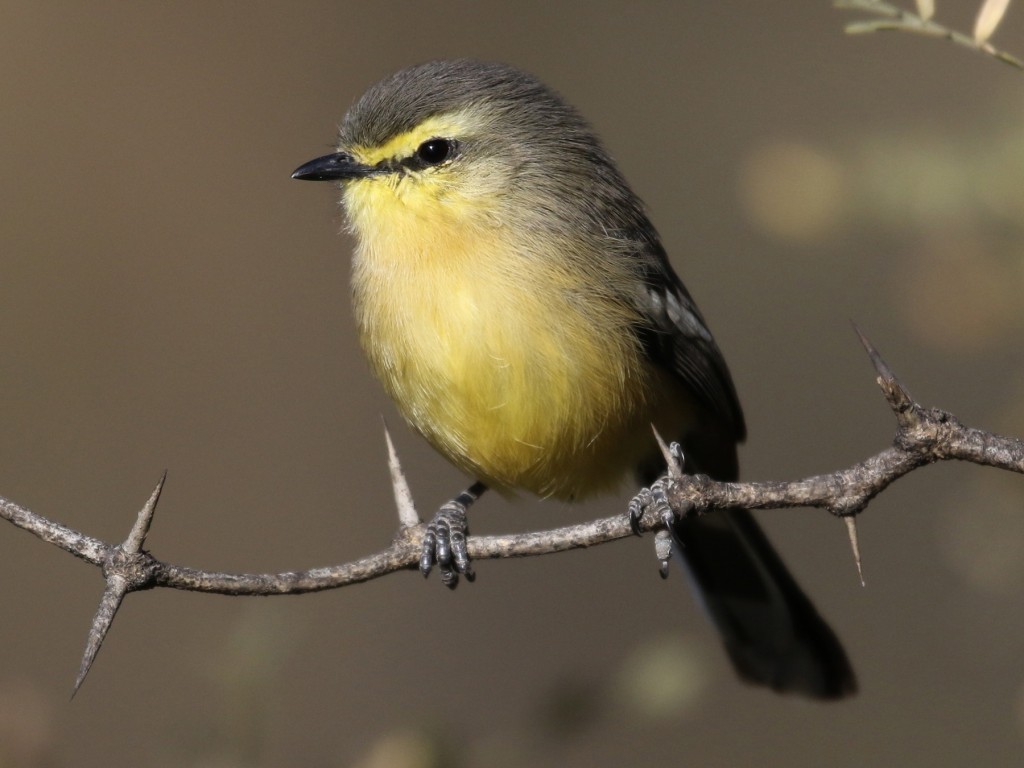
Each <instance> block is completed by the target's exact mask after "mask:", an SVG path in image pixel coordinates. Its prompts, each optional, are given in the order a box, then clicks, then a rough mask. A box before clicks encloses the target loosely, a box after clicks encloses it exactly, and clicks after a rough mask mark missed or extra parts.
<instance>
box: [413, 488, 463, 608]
mask: <svg viewBox="0 0 1024 768" xmlns="http://www.w3.org/2000/svg"><path fill="white" fill-rule="evenodd" d="M466 506H467V505H466V504H463V503H462V502H460V501H458V500H455V501H449V502H448V503H447V504H445V505H444V506H442V507H441V508H440V509H439V510H438V511H437V514H436V515H434V519H433V520H431V521H430V523H429V524H428V525H427V531H426V533H425V534H424V535H423V548H422V550H421V551H420V573H422V574H423V576H424V577H426V576H429V575H430V571H431V569H432V568H433V567H434V565H435V564H436V565H437V567H438V569H440V571H441V583H442V584H444V585H445V586H446V587H448V588H449V589H455V587H456V586H458V583H459V576H460V575H462V576H465V577H466V580H467V581H473V579H475V578H476V574H475V573H474V572H473V566H472V565H471V564H470V562H469V551H468V549H467V547H466V536H467V535H468V534H469V524H468V523H467V521H466Z"/></svg>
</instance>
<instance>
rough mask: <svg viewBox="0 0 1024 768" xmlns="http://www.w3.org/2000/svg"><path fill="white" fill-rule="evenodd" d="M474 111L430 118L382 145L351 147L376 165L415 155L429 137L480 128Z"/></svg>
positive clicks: (454, 135)
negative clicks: (471, 127) (384, 161)
mask: <svg viewBox="0 0 1024 768" xmlns="http://www.w3.org/2000/svg"><path fill="white" fill-rule="evenodd" d="M473 114H474V112H473V111H461V112H452V113H448V114H445V115H435V116H434V117H429V118H427V119H426V120H424V121H423V122H422V123H420V124H419V125H417V126H416V127H415V128H413V129H412V130H409V131H405V132H403V133H400V134H398V135H397V136H394V137H392V138H391V139H389V140H388V141H386V142H384V143H383V144H381V145H380V146H378V147H368V146H355V147H351V148H349V150H348V151H349V152H351V153H352V154H353V155H354V156H355V158H356V160H358V161H359V162H361V163H365V164H366V165H376V164H377V163H379V162H381V161H383V160H392V159H402V158H406V157H411V156H412V155H413V154H414V153H415V152H416V148H417V147H419V145H420V144H422V143H423V142H424V141H426V140H427V139H435V138H439V137H440V138H446V139H450V138H457V137H459V136H463V135H465V133H466V131H467V129H468V128H469V127H470V126H474V127H476V128H479V120H478V119H474V117H473Z"/></svg>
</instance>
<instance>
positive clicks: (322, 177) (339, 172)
mask: <svg viewBox="0 0 1024 768" xmlns="http://www.w3.org/2000/svg"><path fill="white" fill-rule="evenodd" d="M373 172H374V169H373V168H372V167H371V166H369V165H363V164H362V163H360V162H358V161H357V160H356V159H355V158H354V157H352V155H350V154H348V153H347V152H333V153H331V154H329V155H324V156H323V157H318V158H317V159H316V160H310V161H309V162H308V163H306V164H305V165H300V166H299V167H298V168H296V169H295V172H294V173H293V174H292V178H293V179H300V180H301V181H345V180H346V179H359V178H362V177H364V176H369V175H370V174H371V173H373Z"/></svg>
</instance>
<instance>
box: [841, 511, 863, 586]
mask: <svg viewBox="0 0 1024 768" xmlns="http://www.w3.org/2000/svg"><path fill="white" fill-rule="evenodd" d="M843 520H845V521H846V533H847V535H848V536H849V537H850V549H852V550H853V562H855V563H856V564H857V576H858V577H859V578H860V585H861V586H862V587H866V586H867V584H865V583H864V571H863V570H862V569H861V567H860V544H859V542H858V540H857V518H856V517H854V516H853V515H847V516H846V517H844V518H843Z"/></svg>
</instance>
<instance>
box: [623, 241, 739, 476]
mask: <svg viewBox="0 0 1024 768" xmlns="http://www.w3.org/2000/svg"><path fill="white" fill-rule="evenodd" d="M641 243H642V250H643V254H642V256H641V259H640V267H641V270H642V275H643V279H644V284H645V287H646V293H645V295H644V296H642V297H641V298H640V299H639V301H640V305H641V306H640V309H641V311H642V313H643V315H644V317H645V319H646V320H648V321H649V323H648V324H647V325H646V327H644V328H641V329H640V339H641V341H642V343H643V345H644V349H645V350H646V351H647V354H648V355H649V356H650V358H651V360H652V361H654V362H655V363H656V364H657V365H659V366H661V367H663V368H664V369H666V370H669V371H671V372H672V373H673V374H675V376H676V378H677V379H678V381H679V383H680V384H681V385H682V386H683V387H685V388H686V389H687V390H688V391H689V392H690V393H691V394H692V395H693V396H695V397H696V399H697V401H698V402H699V403H700V404H701V405H703V406H704V410H705V411H706V413H705V414H703V415H704V417H705V418H707V419H711V420H712V421H713V422H715V423H716V424H717V426H718V427H719V429H722V428H724V429H725V430H726V431H727V432H728V436H729V438H730V439H731V441H732V442H733V443H737V442H742V441H743V440H744V438H745V437H746V432H747V430H746V425H745V423H744V420H743V410H742V409H741V408H740V403H739V398H738V397H737V396H736V388H735V386H734V385H733V382H732V376H731V375H730V374H729V369H728V367H727V366H726V364H725V359H724V358H723V357H722V352H721V350H719V348H718V345H717V344H716V343H715V340H714V338H713V337H712V336H711V331H709V330H708V327H707V323H705V321H704V318H703V316H702V315H701V313H700V310H698V309H697V305H696V304H695V303H694V301H693V299H692V298H691V296H690V294H689V292H688V291H687V290H686V287H685V286H684V285H683V283H682V281H681V280H680V279H679V277H678V276H677V275H676V273H675V272H674V271H673V270H672V266H671V265H670V264H669V262H668V257H667V256H666V254H665V250H664V248H662V246H661V243H660V242H658V241H657V240H652V239H650V238H649V237H647V238H642V239H641ZM705 471H711V470H705Z"/></svg>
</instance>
